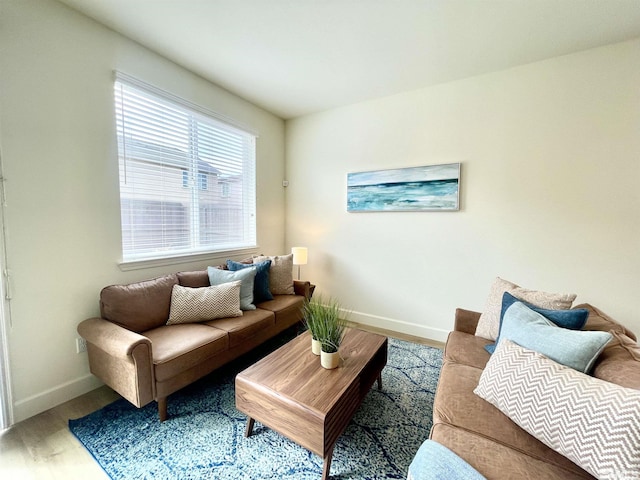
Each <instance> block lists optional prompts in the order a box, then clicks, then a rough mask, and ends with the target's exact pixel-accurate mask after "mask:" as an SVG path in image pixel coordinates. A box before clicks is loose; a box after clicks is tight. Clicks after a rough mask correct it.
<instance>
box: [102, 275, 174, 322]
mask: <svg viewBox="0 0 640 480" xmlns="http://www.w3.org/2000/svg"><path fill="white" fill-rule="evenodd" d="M177 283H178V279H177V277H176V275H165V276H164V277H159V278H155V279H153V280H146V281H143V282H137V283H131V284H129V285H111V286H108V287H105V288H103V289H102V291H101V292H100V315H101V316H102V318H104V319H106V320H109V321H110V322H113V323H115V324H117V325H120V326H121V327H124V328H126V329H128V330H131V331H134V332H137V333H140V332H144V331H145V330H149V329H151V328H155V327H159V326H161V325H164V324H165V323H166V322H167V319H168V318H169V310H170V306H171V291H172V290H173V286H174V285H176V284H177Z"/></svg>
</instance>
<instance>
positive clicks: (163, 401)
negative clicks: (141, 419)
mask: <svg viewBox="0 0 640 480" xmlns="http://www.w3.org/2000/svg"><path fill="white" fill-rule="evenodd" d="M158 416H159V417H160V421H161V422H164V421H165V420H166V419H167V397H162V398H159V399H158Z"/></svg>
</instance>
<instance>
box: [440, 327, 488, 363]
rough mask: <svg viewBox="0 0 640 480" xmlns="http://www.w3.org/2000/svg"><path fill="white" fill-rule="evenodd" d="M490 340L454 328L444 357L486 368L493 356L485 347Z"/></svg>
mask: <svg viewBox="0 0 640 480" xmlns="http://www.w3.org/2000/svg"><path fill="white" fill-rule="evenodd" d="M489 342H490V340H487V339H486V338H482V337H477V336H475V335H469V334H468V333H463V332H457V331H455V330H454V331H453V332H450V333H449V337H448V338H447V343H446V344H445V346H444V359H445V360H448V361H451V362H455V363H461V364H463V365H470V366H472V367H476V368H484V366H485V365H486V364H487V362H488V361H489V358H491V357H490V355H489V353H488V352H486V351H485V349H484V347H485V346H486V345H488V344H489Z"/></svg>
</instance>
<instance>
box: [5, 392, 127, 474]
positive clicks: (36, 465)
mask: <svg viewBox="0 0 640 480" xmlns="http://www.w3.org/2000/svg"><path fill="white" fill-rule="evenodd" d="M118 398H120V396H119V395H118V394H117V393H115V392H114V391H113V390H111V389H110V388H109V387H106V386H103V387H100V388H98V389H96V390H93V391H91V392H89V393H87V394H85V395H82V396H80V397H78V398H74V399H73V400H70V401H68V402H66V403H63V404H62V405H58V406H57V407H54V408H52V409H51V410H47V411H46V412H42V413H41V414H39V415H36V416H34V417H31V418H28V419H27V420H24V421H22V422H20V423H17V424H15V425H13V426H12V427H11V428H9V429H8V430H6V431H4V432H2V433H0V478H6V479H13V478H16V479H20V480H31V479H34V480H36V479H37V480H41V479H42V480H48V479H56V480H63V479H64V480H75V479H78V480H79V479H109V477H108V476H107V475H106V474H105V473H104V471H103V470H102V468H100V466H99V465H98V464H97V463H96V461H95V460H94V459H93V457H92V456H91V455H90V454H89V452H87V451H86V450H85V448H84V447H83V446H82V444H81V443H80V442H79V441H78V440H77V439H76V437H74V436H73V434H72V433H71V432H70V431H69V427H68V421H69V419H70V418H79V417H83V416H84V415H87V414H89V413H91V412H94V411H96V410H99V409H100V408H102V407H103V406H105V405H107V404H109V403H111V402H113V401H114V400H116V399H118Z"/></svg>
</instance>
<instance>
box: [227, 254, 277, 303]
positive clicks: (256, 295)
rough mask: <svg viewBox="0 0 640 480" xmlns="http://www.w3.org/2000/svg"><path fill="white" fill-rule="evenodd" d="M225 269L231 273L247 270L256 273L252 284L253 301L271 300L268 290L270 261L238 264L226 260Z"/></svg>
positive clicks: (271, 296)
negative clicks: (252, 270)
mask: <svg viewBox="0 0 640 480" xmlns="http://www.w3.org/2000/svg"><path fill="white" fill-rule="evenodd" d="M227 268H228V269H229V270H231V271H232V272H235V271H238V270H244V269H247V268H251V269H254V270H255V271H256V278H255V281H254V282H253V301H254V302H255V303H261V302H266V301H267V300H273V295H272V294H271V290H269V270H270V269H271V260H266V261H264V262H259V263H240V262H234V261H233V260H227Z"/></svg>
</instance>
